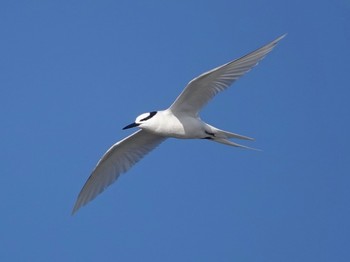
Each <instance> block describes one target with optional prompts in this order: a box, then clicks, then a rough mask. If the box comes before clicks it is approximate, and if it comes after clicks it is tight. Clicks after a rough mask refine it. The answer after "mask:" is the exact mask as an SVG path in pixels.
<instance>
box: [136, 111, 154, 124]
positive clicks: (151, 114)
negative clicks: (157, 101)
mask: <svg viewBox="0 0 350 262" xmlns="http://www.w3.org/2000/svg"><path fill="white" fill-rule="evenodd" d="M155 114H157V111H153V112H150V113H149V116H147V117H145V118H143V119H141V120H140V122H141V121H146V120H148V119H151V118H152V117H154V116H155Z"/></svg>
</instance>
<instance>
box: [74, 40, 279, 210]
mask: <svg viewBox="0 0 350 262" xmlns="http://www.w3.org/2000/svg"><path fill="white" fill-rule="evenodd" d="M284 36H285V35H282V36H280V37H278V38H277V39H275V40H274V41H272V42H270V43H268V44H267V45H264V46H263V47H261V48H259V49H257V50H255V51H253V52H251V53H248V54H246V55H244V56H242V57H241V58H238V59H236V60H233V61H231V62H229V63H226V64H224V65H222V66H219V67H216V68H214V69H212V70H210V71H208V72H206V73H203V74H201V75H200V76H198V77H196V78H194V79H193V80H191V81H190V82H189V83H188V84H187V86H186V87H185V89H184V90H183V91H182V93H181V94H180V95H179V96H178V97H177V98H176V100H175V101H174V102H173V104H172V105H171V106H170V107H169V108H168V109H166V110H160V111H152V112H148V113H143V114H141V115H139V116H138V117H137V118H136V120H135V122H133V123H132V124H130V125H127V126H126V127H124V128H123V129H128V128H133V127H139V128H140V129H139V130H138V131H136V132H135V133H133V134H131V135H130V136H128V137H126V138H124V139H123V140H121V141H119V142H117V143H115V144H114V145H113V146H112V147H110V148H109V149H108V150H107V152H106V153H105V154H104V155H103V156H102V158H101V159H100V160H99V161H98V163H97V165H96V167H95V169H94V170H93V171H92V173H91V175H90V177H89V178H88V179H87V181H86V183H85V185H84V186H83V188H82V189H81V191H80V193H79V195H78V198H77V200H76V203H75V205H74V207H73V211H72V214H74V213H75V212H76V211H77V210H78V209H79V208H81V207H82V206H84V205H86V204H87V203H88V202H90V201H91V200H93V199H94V198H95V197H96V196H97V195H98V194H100V193H101V192H102V191H103V190H105V189H106V188H107V187H108V186H109V185H111V184H112V183H113V182H114V181H115V180H116V179H117V178H118V177H119V176H120V174H122V173H125V172H126V171H128V170H129V169H130V168H131V167H132V166H133V165H135V164H136V163H137V162H138V161H139V160H141V159H142V158H143V157H144V156H145V155H146V154H147V153H149V152H150V151H151V150H153V149H154V148H156V147H157V146H158V145H159V144H160V143H162V142H163V141H164V140H165V139H167V138H170V137H173V138H180V139H207V140H210V141H214V142H218V143H222V144H226V145H230V146H235V147H242V148H247V149H251V148H249V147H247V146H244V145H240V144H237V143H235V142H232V141H230V140H229V139H230V138H235V139H245V140H253V139H252V138H250V137H247V136H243V135H239V134H235V133H231V132H228V131H224V130H221V129H218V128H216V127H213V126H211V125H209V124H207V123H205V122H203V121H202V120H201V119H200V117H199V112H200V110H201V109H202V108H203V106H205V105H206V104H207V103H208V102H209V100H210V99H212V98H213V97H214V96H215V95H216V94H218V93H219V92H221V91H223V90H225V89H227V88H228V87H229V86H230V85H231V84H232V83H233V82H235V81H236V80H237V79H238V78H240V77H241V76H242V75H244V74H245V73H247V72H248V71H250V70H251V69H252V68H253V67H254V66H255V65H257V64H258V62H259V61H260V60H262V59H263V58H264V57H265V56H266V55H267V54H268V53H269V52H270V51H272V49H273V48H274V47H275V46H276V45H277V43H278V42H279V41H280V40H281V39H282V38H283V37H284Z"/></svg>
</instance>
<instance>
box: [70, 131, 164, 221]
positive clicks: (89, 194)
mask: <svg viewBox="0 0 350 262" xmlns="http://www.w3.org/2000/svg"><path fill="white" fill-rule="evenodd" d="M164 140H165V138H164V137H161V136H158V135H155V134H152V133H149V132H147V131H144V130H138V131H136V132H135V133H133V134H132V135H130V136H128V137H126V138H124V139H123V140H121V141H119V142H117V143H116V144H114V145H113V146H112V147H111V148H110V149H108V151H107V152H106V153H105V154H104V155H103V156H102V158H101V159H100V161H99V162H98V163H97V165H96V167H95V169H94V170H93V171H92V174H91V175H90V177H89V178H88V180H87V181H86V183H85V185H84V187H83V188H82V190H81V191H80V193H79V196H78V198H77V201H76V202H75V205H74V208H73V211H72V214H74V213H75V212H76V211H77V210H78V209H79V208H80V207H82V206H84V205H86V204H87V203H88V202H90V201H91V200H93V199H94V198H95V197H96V196H97V195H98V194H100V193H101V192H102V191H103V190H105V188H107V187H108V186H109V185H111V184H112V183H113V182H114V181H115V180H116V179H117V178H118V177H119V175H120V174H122V173H124V172H126V171H127V170H129V169H130V168H131V167H132V166H133V165H135V164H136V163H137V162H138V161H139V160H141V159H142V158H143V157H144V156H145V155H146V154H147V153H149V152H150V151H151V150H153V149H154V148H155V147H157V146H158V145H159V144H160V143H161V142H163V141H164Z"/></svg>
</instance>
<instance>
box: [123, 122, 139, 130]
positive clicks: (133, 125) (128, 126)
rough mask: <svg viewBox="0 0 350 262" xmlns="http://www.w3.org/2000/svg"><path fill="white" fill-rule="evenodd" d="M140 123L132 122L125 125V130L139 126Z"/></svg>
mask: <svg viewBox="0 0 350 262" xmlns="http://www.w3.org/2000/svg"><path fill="white" fill-rule="evenodd" d="M139 125H140V124H136V123H132V124H130V125H127V126H126V127H124V128H123V130H125V129H129V128H133V127H137V126H139Z"/></svg>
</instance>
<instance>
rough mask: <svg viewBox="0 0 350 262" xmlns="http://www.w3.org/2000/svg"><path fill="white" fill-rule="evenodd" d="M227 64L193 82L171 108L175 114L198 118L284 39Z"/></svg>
mask: <svg viewBox="0 0 350 262" xmlns="http://www.w3.org/2000/svg"><path fill="white" fill-rule="evenodd" d="M284 36H285V35H283V36H280V37H279V38H277V39H276V40H274V41H272V42H270V43H269V44H267V45H265V46H263V47H261V48H259V49H257V50H255V51H253V52H251V53H249V54H247V55H245V56H243V57H241V58H239V59H236V60H233V61H231V62H229V63H227V64H224V65H222V66H219V67H217V68H214V69H212V70H210V71H208V72H206V73H204V74H202V75H200V76H198V77H197V78H195V79H193V80H191V81H190V82H189V83H188V85H187V86H186V88H185V89H184V90H183V91H182V93H181V94H180V95H179V96H178V97H177V99H176V100H175V102H174V103H173V104H172V105H171V106H170V110H172V111H173V113H175V114H176V113H185V114H188V115H192V116H197V115H198V113H199V111H200V110H201V109H202V107H203V106H204V105H205V104H207V103H208V102H209V100H210V99H212V98H213V97H214V96H215V95H216V94H217V93H219V92H221V91H223V90H225V89H227V88H228V87H229V86H230V85H231V84H232V83H233V82H235V81H236V80H237V79H238V78H240V77H241V76H242V75H244V74H245V73H247V72H248V71H250V69H252V68H253V67H254V66H255V65H257V64H258V62H259V61H260V60H262V59H263V58H264V57H265V56H266V55H267V54H268V53H269V52H270V51H271V50H272V49H273V48H274V47H275V46H276V45H277V43H278V42H279V41H280V40H281V39H282V38H283V37H284Z"/></svg>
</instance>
